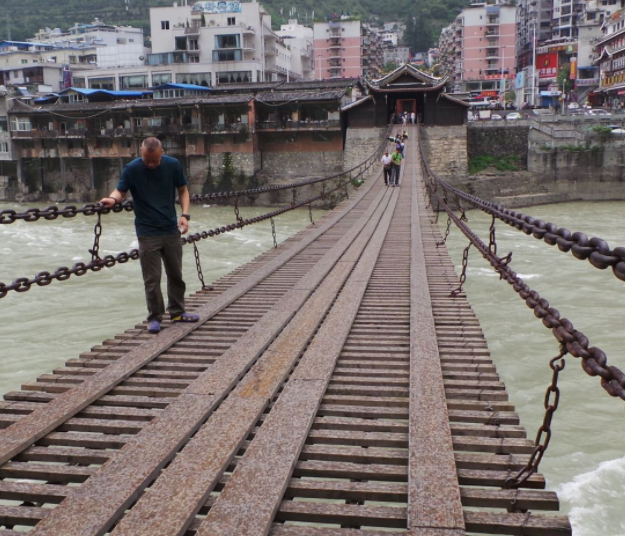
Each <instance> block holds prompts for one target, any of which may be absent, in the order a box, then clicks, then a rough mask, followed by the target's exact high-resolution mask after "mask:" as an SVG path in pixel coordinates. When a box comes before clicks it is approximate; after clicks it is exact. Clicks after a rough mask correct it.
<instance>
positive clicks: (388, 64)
mask: <svg viewBox="0 0 625 536" xmlns="http://www.w3.org/2000/svg"><path fill="white" fill-rule="evenodd" d="M395 69H397V64H396V63H395V62H394V61H387V62H386V63H385V64H384V72H385V73H391V72H393V71H394V70H395Z"/></svg>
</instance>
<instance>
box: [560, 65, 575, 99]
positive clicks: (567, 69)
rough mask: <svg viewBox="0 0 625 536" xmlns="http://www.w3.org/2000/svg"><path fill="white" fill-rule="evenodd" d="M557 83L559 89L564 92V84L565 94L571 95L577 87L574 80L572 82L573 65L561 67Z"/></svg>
mask: <svg viewBox="0 0 625 536" xmlns="http://www.w3.org/2000/svg"><path fill="white" fill-rule="evenodd" d="M556 82H557V84H558V89H559V90H560V91H562V83H564V93H570V92H571V91H572V90H573V88H574V87H575V84H574V83H573V80H571V64H570V63H567V64H566V65H563V66H562V67H560V70H559V71H558V76H557V78H556Z"/></svg>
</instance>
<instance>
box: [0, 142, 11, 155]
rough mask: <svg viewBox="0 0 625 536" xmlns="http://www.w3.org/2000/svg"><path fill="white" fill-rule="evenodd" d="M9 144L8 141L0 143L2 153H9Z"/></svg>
mask: <svg viewBox="0 0 625 536" xmlns="http://www.w3.org/2000/svg"><path fill="white" fill-rule="evenodd" d="M8 152H9V144H8V143H7V142H6V141H0V153H8Z"/></svg>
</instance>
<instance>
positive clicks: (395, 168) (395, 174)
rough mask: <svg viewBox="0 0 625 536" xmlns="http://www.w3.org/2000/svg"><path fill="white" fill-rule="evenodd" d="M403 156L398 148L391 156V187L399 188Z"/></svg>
mask: <svg viewBox="0 0 625 536" xmlns="http://www.w3.org/2000/svg"><path fill="white" fill-rule="evenodd" d="M402 160H403V156H402V154H401V151H400V150H399V148H395V152H394V153H393V154H392V155H391V179H390V185H391V186H399V173H400V171H401V161H402Z"/></svg>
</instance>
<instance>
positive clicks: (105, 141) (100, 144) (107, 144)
mask: <svg viewBox="0 0 625 536" xmlns="http://www.w3.org/2000/svg"><path fill="white" fill-rule="evenodd" d="M112 147H113V140H112V139H110V138H96V140H95V148H96V149H111V148H112Z"/></svg>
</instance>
